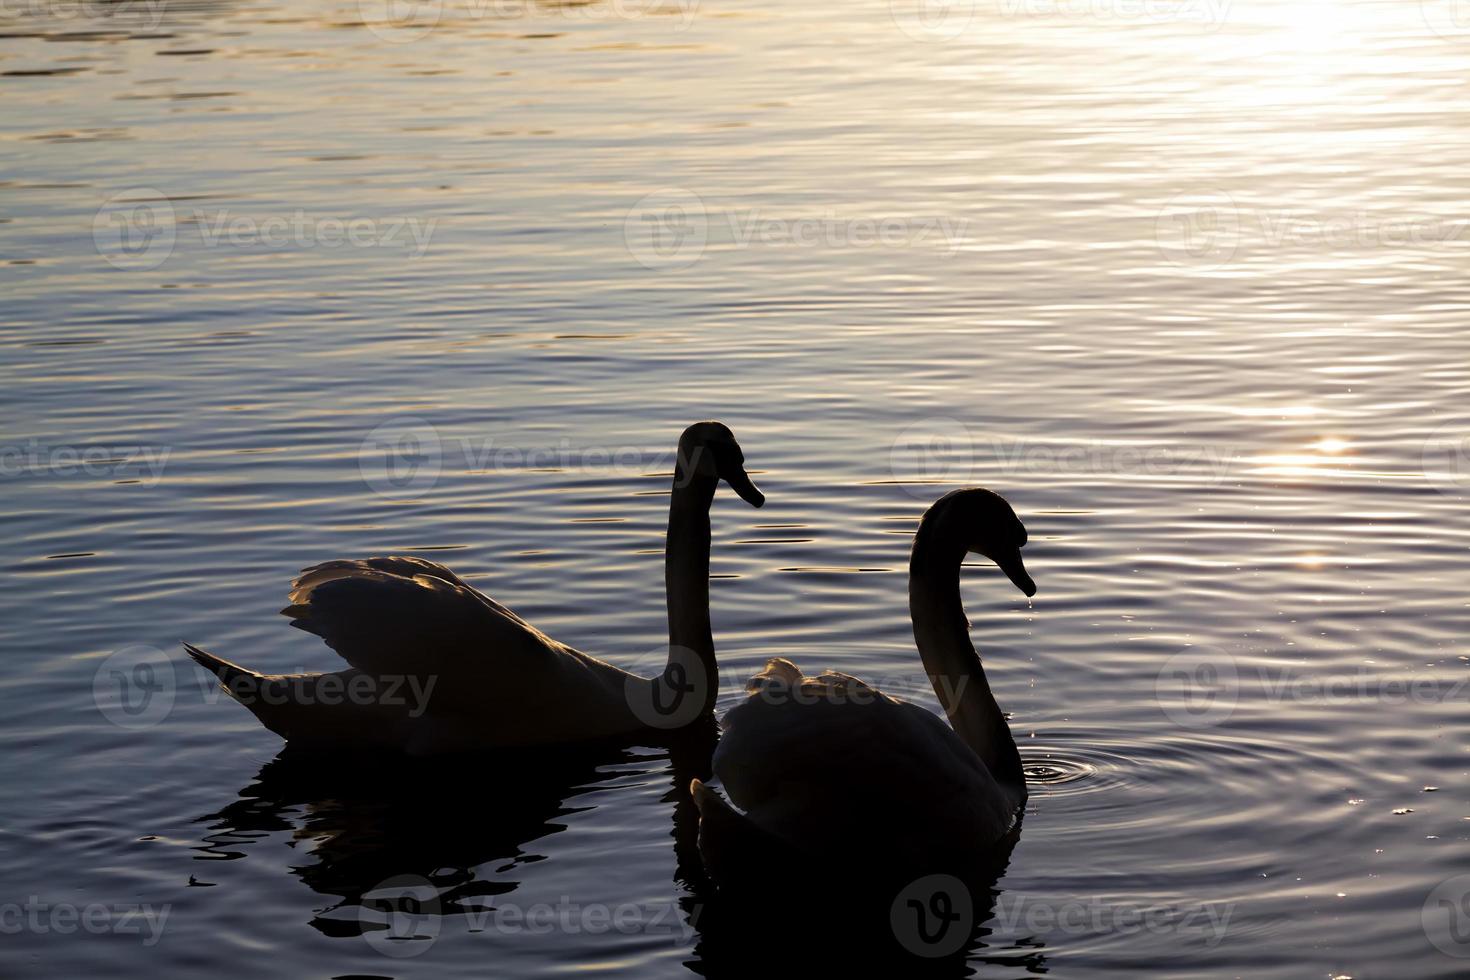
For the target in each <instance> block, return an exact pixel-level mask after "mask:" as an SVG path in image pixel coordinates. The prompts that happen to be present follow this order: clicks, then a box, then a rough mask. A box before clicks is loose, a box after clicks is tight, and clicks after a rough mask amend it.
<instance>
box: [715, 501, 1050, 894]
mask: <svg viewBox="0 0 1470 980" xmlns="http://www.w3.org/2000/svg"><path fill="white" fill-rule="evenodd" d="M1025 543H1026V529H1025V527H1024V526H1023V525H1022V524H1021V521H1020V520H1019V519H1018V518H1017V517H1016V515H1015V512H1014V511H1013V510H1012V509H1011V507H1010V505H1009V504H1008V503H1006V501H1005V500H1004V499H1003V498H1001V497H1000V496H999V495H998V494H995V493H992V492H990V491H989V490H981V489H966V490H956V491H954V492H952V493H949V494H947V495H945V496H944V497H942V498H940V499H939V500H938V501H936V502H935V503H934V505H933V506H931V507H930V508H929V510H928V512H927V513H925V515H924V518H923V520H922V521H921V522H920V524H919V530H918V533H917V534H916V536H915V538H914V547H913V553H912V556H911V559H910V562H909V611H910V615H911V616H912V618H913V624H914V639H915V640H916V641H917V645H918V649H919V655H920V657H921V658H922V660H923V663H924V670H925V673H927V674H928V676H929V680H930V683H931V684H932V685H933V687H934V692H935V694H937V695H938V697H939V702H940V704H941V705H942V706H943V708H944V711H945V714H946V715H948V717H949V722H950V723H949V724H948V725H946V724H945V723H944V722H943V721H941V720H940V719H939V718H938V717H937V716H935V715H934V714H932V713H931V712H929V711H927V710H926V709H924V708H923V707H921V706H919V705H916V704H912V703H910V702H907V701H901V700H898V699H896V698H893V697H889V696H888V695H885V694H883V693H882V692H880V691H878V690H877V689H875V688H872V687H869V686H868V685H867V684H865V683H863V682H862V681H860V680H858V679H857V678H856V677H852V676H849V675H847V674H841V673H836V672H833V671H826V672H824V673H822V674H820V675H818V676H815V677H811V676H806V675H803V674H802V672H801V670H800V669H799V668H798V667H797V666H796V665H795V664H793V663H792V662H791V661H789V660H784V659H775V660H771V661H769V662H768V663H767V665H766V668H765V670H764V671H762V672H761V673H760V674H758V675H756V676H755V677H754V678H753V679H752V680H751V681H750V683H749V684H748V685H747V691H748V692H749V696H748V697H747V699H746V700H745V701H743V702H741V703H740V704H738V705H736V706H735V707H734V708H731V709H730V710H729V711H728V712H727V713H726V715H725V718H724V720H723V722H722V726H721V727H722V729H723V731H722V734H721V737H720V743H719V747H718V748H717V749H716V751H715V756H714V763H713V771H714V775H715V776H716V777H717V778H718V779H719V781H720V783H721V784H722V785H723V787H724V790H725V792H726V793H728V794H729V798H730V801H731V802H733V803H734V804H735V806H736V807H738V808H739V809H738V810H737V809H735V808H734V807H732V806H731V805H730V803H728V802H726V800H725V798H724V796H722V795H721V794H720V793H719V792H718V791H716V790H715V789H714V788H712V787H710V786H705V785H703V784H702V783H700V782H699V780H695V781H694V782H693V784H692V787H691V789H692V792H693V794H694V799H695V802H696V803H697V804H698V806H699V810H700V818H701V821H700V840H699V846H700V852H701V854H702V855H703V856H704V859H705V863H706V865H707V866H708V868H709V870H710V872H711V875H712V877H714V879H715V880H716V881H717V882H719V881H722V880H728V879H730V878H732V877H735V876H737V875H738V874H739V873H740V872H741V871H742V870H743V869H745V868H748V867H750V866H751V865H752V864H753V863H757V862H758V863H760V864H761V865H762V866H765V867H770V865H771V863H772V860H773V856H780V855H784V858H782V857H775V858H774V859H775V860H797V861H799V862H800V864H801V866H802V868H804V869H805V870H808V871H810V870H812V869H813V868H814V867H815V868H816V869H817V870H824V871H831V872H833V873H838V872H839V871H840V870H841V867H842V865H843V864H844V862H846V863H847V864H848V867H847V869H846V870H848V871H851V872H852V873H853V874H857V875H860V876H863V877H869V878H873V879H879V878H884V877H886V874H885V873H891V872H901V873H903V874H906V875H914V874H928V873H940V872H955V873H961V872H971V871H973V870H975V869H979V868H983V867H984V866H985V865H986V862H987V861H988V860H989V858H990V855H991V853H992V852H993V850H994V848H995V846H996V845H997V844H998V843H999V842H1001V840H1002V839H1003V838H1005V837H1006V836H1007V835H1008V834H1009V833H1010V831H1011V830H1012V828H1013V827H1014V826H1015V824H1016V821H1017V820H1018V818H1019V815H1020V811H1021V808H1022V807H1023V806H1024V804H1025V802H1026V779H1025V775H1024V772H1023V771H1022V767H1021V757H1020V754H1019V753H1018V752H1017V750H1016V743H1015V740H1014V739H1013V738H1012V737H1011V731H1010V727H1009V726H1008V725H1007V724H1006V719H1005V715H1004V714H1003V713H1002V712H1001V710H1000V708H999V707H998V706H997V705H996V703H995V698H994V697H993V696H992V695H991V692H990V685H989V684H988V683H987V680H986V677H985V670H984V668H983V667H982V666H981V663H980V658H979V656H978V655H977V654H976V652H975V647H974V645H973V644H972V643H971V641H970V636H969V626H970V624H969V621H968V620H967V619H966V617H965V613H964V609H963V608H962V606H961V602H960V583H959V579H960V566H961V564H962V563H963V561H964V559H965V556H966V555H967V554H968V553H970V552H974V553H977V554H980V555H983V556H984V557H986V558H988V559H990V560H991V561H993V562H995V564H997V565H999V566H1000V568H1001V570H1002V571H1004V572H1005V574H1006V575H1007V576H1008V577H1009V578H1010V580H1011V581H1012V582H1013V583H1015V585H1016V586H1017V587H1018V588H1020V589H1021V591H1023V592H1024V593H1026V595H1027V596H1028V597H1029V596H1032V595H1034V594H1035V592H1036V585H1035V583H1034V582H1032V580H1031V577H1030V575H1028V574H1027V572H1026V566H1025V565H1024V563H1023V562H1022V560H1021V548H1022V546H1023V545H1025ZM742 811H743V812H742Z"/></svg>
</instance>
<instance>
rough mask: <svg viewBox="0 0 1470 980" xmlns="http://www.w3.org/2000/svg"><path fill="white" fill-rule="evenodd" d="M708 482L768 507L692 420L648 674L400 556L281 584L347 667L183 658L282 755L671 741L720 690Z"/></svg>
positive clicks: (711, 425)
mask: <svg viewBox="0 0 1470 980" xmlns="http://www.w3.org/2000/svg"><path fill="white" fill-rule="evenodd" d="M721 480H724V481H725V482H726V483H727V484H728V485H729V486H730V488H731V489H733V490H734V491H735V492H736V493H737V494H739V495H740V497H741V498H742V499H744V500H745V501H746V502H747V503H749V504H751V505H753V506H755V507H759V506H761V505H762V504H763V503H764V502H765V497H764V495H763V494H762V493H761V492H760V491H759V490H758V489H756V486H755V484H754V483H752V482H751V480H750V477H749V476H748V475H747V474H746V472H745V457H744V453H743V452H742V451H741V449H740V446H739V444H738V443H737V442H736V441H735V437H734V435H733V434H732V433H731V432H730V430H729V428H727V427H726V426H725V425H723V424H722V423H719V422H698V423H695V424H694V425H692V426H690V427H689V428H688V429H686V430H685V431H684V433H683V435H682V436H681V437H680V439H679V447H678V455H677V460H676V465H675V471H674V481H673V491H672V497H671V500H670V503H669V530H668V537H667V540H666V542H665V556H664V580H665V581H664V584H665V591H666V597H667V602H668V620H669V656H668V662H667V664H666V665H665V667H664V670H663V671H662V672H661V673H660V674H659V675H658V676H656V677H639V676H637V675H635V674H631V673H629V672H627V671H625V670H622V669H620V668H618V667H615V666H613V665H612V664H609V663H605V662H604V661H601V660H598V659H597V658H595V657H591V656H588V655H587V654H585V653H582V652H581V651H579V650H574V649H572V648H571V647H569V646H567V645H566V644H563V643H558V642H557V641H555V640H553V639H552V638H551V637H549V636H547V635H546V634H545V633H542V632H541V631H540V630H538V629H537V628H536V627H534V626H532V625H531V624H530V623H527V622H526V621H525V620H523V619H521V618H520V617H519V616H517V615H516V614H515V613H513V612H511V611H510V610H509V609H507V608H506V607H505V606H503V605H501V604H500V603H498V602H496V601H495V600H494V599H492V598H490V597H489V596H487V595H485V594H483V593H481V592H479V591H477V590H476V589H474V588H472V587H471V586H469V585H467V584H466V583H465V582H464V580H463V579H461V578H460V577H459V576H458V575H456V574H455V573H454V572H452V571H450V570H449V569H447V568H445V567H444V566H443V565H439V564H436V563H434V562H430V561H425V560H424V559H422V558H411V557H384V558H366V559H360V560H347V561H329V562H326V563H324V564H321V565H315V566H313V567H311V568H308V569H305V570H304V571H303V572H302V573H301V577H300V578H298V579H297V580H296V581H295V582H294V583H293V586H292V590H291V594H290V600H291V604H290V605H288V606H287V607H286V608H285V609H283V610H282V613H284V614H285V615H286V616H288V617H290V619H291V625H293V626H295V627H297V628H298V629H302V630H306V631H307V632H310V633H315V634H316V635H318V636H320V637H321V638H322V639H323V640H325V641H326V643H327V645H328V646H330V647H331V648H332V649H333V650H335V651H336V652H337V653H338V654H340V655H341V657H342V659H343V660H345V661H347V663H348V665H349V666H348V668H347V669H346V670H341V671H336V672H333V673H320V674H272V675H267V674H260V673H257V672H255V671H252V670H249V669H247V668H245V667H241V666H238V665H236V664H233V663H231V662H229V661H227V660H224V659H222V658H220V657H216V656H215V655H213V654H211V653H208V652H206V651H204V650H202V649H200V648H199V647H196V646H193V645H191V644H187V643H186V644H185V645H184V647H185V649H186V650H187V651H188V653H189V655H190V656H191V657H193V658H194V660H195V661H197V662H198V663H199V664H200V665H202V666H203V667H205V668H207V669H208V670H210V671H211V672H212V673H214V674H215V676H217V677H218V678H219V680H220V682H221V684H222V685H223V686H224V688H225V690H226V691H228V692H229V693H230V694H231V696H232V697H234V698H235V699H236V700H237V701H240V702H241V703H243V704H244V705H245V706H246V707H248V708H249V709H250V710H251V711H252V712H253V713H254V714H255V716H256V717H257V718H258V719H259V720H260V722H261V723H262V724H263V725H265V727H266V728H268V729H270V730H271V731H273V732H275V733H276V734H277V735H280V736H281V737H282V738H285V739H287V740H289V741H291V742H293V743H303V744H310V745H316V746H324V747H349V748H351V747H372V748H387V749H397V750H402V751H405V752H408V753H410V754H413V755H432V754H438V753H445V752H456V751H473V750H478V749H490V748H506V747H520V746H535V745H555V744H563V743H569V742H581V741H588V740H595V739H601V738H617V737H624V736H635V735H639V734H658V733H661V732H667V731H668V730H670V729H676V728H680V727H683V726H685V725H688V724H692V723H694V722H695V721H697V720H698V719H700V718H703V717H707V716H708V715H709V714H710V713H711V712H712V711H713V708H714V702H715V696H716V693H717V689H718V677H719V672H718V668H717V666H716V663H715V649H714V640H713V638H712V636H711V632H710V612H709V558H710V523H709V511H710V504H711V502H712V501H713V499H714V495H715V490H716V487H717V486H718V484H719V482H720V481H721Z"/></svg>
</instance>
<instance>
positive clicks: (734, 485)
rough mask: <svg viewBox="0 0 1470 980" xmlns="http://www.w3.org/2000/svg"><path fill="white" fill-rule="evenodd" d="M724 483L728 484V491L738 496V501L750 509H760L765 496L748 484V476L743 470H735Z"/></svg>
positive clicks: (753, 485) (752, 484) (751, 484)
mask: <svg viewBox="0 0 1470 980" xmlns="http://www.w3.org/2000/svg"><path fill="white" fill-rule="evenodd" d="M725 482H726V483H728V484H730V489H731V490H734V491H735V492H736V493H738V494H740V499H741V500H743V501H745V502H746V503H747V504H750V506H752V507H760V506H762V505H763V504H765V502H766V495H765V494H763V493H761V492H760V489H759V488H758V487H756V485H755V484H754V483H751V482H750V476H749V475H748V474H747V473H746V472H745V470H744V469H743V468H739V469H736V470H735V471H734V472H732V473H731V474H730V475H729V476H727V477H725Z"/></svg>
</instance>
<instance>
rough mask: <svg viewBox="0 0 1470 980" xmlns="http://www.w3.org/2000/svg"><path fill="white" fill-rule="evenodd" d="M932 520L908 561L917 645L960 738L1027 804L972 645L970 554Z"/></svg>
mask: <svg viewBox="0 0 1470 980" xmlns="http://www.w3.org/2000/svg"><path fill="white" fill-rule="evenodd" d="M931 516H932V515H926V516H925V519H924V522H923V523H922V524H920V526H919V533H918V535H917V536H916V537H915V539H914V550H913V555H912V557H911V558H910V561H909V613H910V615H911V616H912V618H913V623H914V641H915V643H916V644H917V646H918V648H919V656H920V658H921V659H922V660H923V662H924V670H925V672H926V673H927V674H928V675H929V681H930V683H931V684H932V685H933V686H934V693H935V695H936V696H937V697H938V698H939V703H940V704H941V705H942V706H943V707H944V713H945V714H946V715H947V716H948V717H949V723H950V725H952V726H953V727H954V730H955V733H956V734H957V735H959V737H960V739H961V740H962V741H963V742H964V743H965V744H966V745H968V746H969V747H970V748H971V749H972V750H973V751H974V752H975V754H976V755H977V756H979V757H980V759H981V761H982V762H984V763H985V765H986V768H988V769H989V770H990V774H991V775H992V776H994V777H995V779H996V781H997V782H999V783H1000V784H1001V785H1002V786H1005V787H1007V788H1010V789H1012V790H1013V791H1015V792H1017V793H1018V794H1019V797H1020V798H1021V799H1024V798H1025V792H1026V789H1025V787H1026V780H1025V774H1024V772H1023V770H1022V768H1021V756H1020V753H1019V752H1018V751H1017V750H1016V743H1015V739H1014V738H1013V737H1012V736H1011V729H1010V726H1009V725H1008V724H1007V723H1006V719H1005V715H1004V714H1003V713H1002V712H1001V710H1000V706H999V705H997V704H996V703H995V697H994V695H993V694H992V693H991V691H990V682H989V680H988V678H987V677H986V676H985V668H984V667H983V666H982V665H981V662H980V655H979V654H978V653H977V652H976V651H975V646H974V644H973V643H972V642H971V641H970V623H969V620H968V619H967V618H966V617H965V610H964V606H963V604H962V603H961V601H960V566H961V565H962V564H963V562H964V559H965V555H966V554H967V549H966V547H965V546H964V545H963V544H962V543H960V542H961V541H962V539H961V538H960V537H959V536H958V535H956V534H946V533H945V530H946V529H945V528H944V527H943V521H942V520H931Z"/></svg>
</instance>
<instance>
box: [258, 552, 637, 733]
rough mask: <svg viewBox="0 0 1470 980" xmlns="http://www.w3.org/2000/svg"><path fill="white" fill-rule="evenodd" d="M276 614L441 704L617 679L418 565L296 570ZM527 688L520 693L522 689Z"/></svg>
mask: <svg viewBox="0 0 1470 980" xmlns="http://www.w3.org/2000/svg"><path fill="white" fill-rule="evenodd" d="M290 598H291V604H290V605H289V606H287V607H286V608H285V609H283V610H281V612H282V613H283V614H284V615H286V616H288V617H290V619H291V625H292V626H294V627H296V628H297V629H301V630H305V631H306V632H308V633H315V634H316V635H317V636H320V637H321V638H322V639H323V640H324V641H326V644H327V646H329V647H331V648H332V649H333V650H335V651H336V652H337V653H338V654H339V655H340V656H341V657H342V659H343V660H345V661H347V663H349V664H351V665H352V666H353V667H356V668H357V669H359V670H361V671H364V672H366V673H369V674H373V675H377V676H383V675H397V676H417V677H435V678H437V679H438V680H439V683H438V687H437V694H436V698H437V699H438V703H439V704H441V705H449V706H454V705H456V704H461V703H462V704H464V705H466V706H468V705H476V704H478V705H481V706H483V705H484V704H485V702H486V699H487V698H495V697H499V695H500V693H501V692H505V693H506V694H507V695H508V696H511V697H517V696H519V697H525V696H527V695H528V694H529V693H531V692H541V691H545V692H547V693H551V692H555V694H556V696H558V697H561V698H573V699H575V698H576V697H577V696H578V691H579V689H581V688H583V687H586V686H599V677H596V676H593V675H594V674H602V673H606V672H617V668H614V667H611V666H610V665H607V664H603V663H602V662H601V661H598V660H595V659H594V658H592V657H588V656H586V655H585V654H582V653H580V652H578V651H576V650H573V649H572V648H571V647H568V646H566V645H565V644H562V643H558V642H556V641H555V640H553V639H551V638H550V637H549V636H547V635H546V634H544V633H542V632H541V631H540V630H538V629H536V628H535V627H534V626H532V625H531V624H529V623H527V622H526V621H525V620H523V619H521V618H520V617H519V616H517V615H516V614H515V613H513V612H511V611H510V610H509V609H507V608H506V607H505V606H503V605H501V604H500V603H498V602H496V601H495V600H493V599H491V598H490V597H488V596H486V595H484V594H483V593H481V592H479V591H478V590H476V589H473V588H471V587H470V586H469V585H467V584H465V582H464V581H463V580H462V579H461V578H460V577H459V576H458V575H456V574H454V573H453V572H452V571H450V570H449V569H447V568H445V567H444V566H443V565H439V564H436V563H434V562H430V561H424V560H423V559H420V558H408V557H388V558H367V559H361V560H350V561H332V562H327V563H325V564H322V565H315V566H312V567H311V568H308V569H305V570H303V571H302V573H301V576H300V577H299V578H297V579H296V581H295V583H294V584H293V586H292V589H291V594H290ZM528 689H529V691H528Z"/></svg>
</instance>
